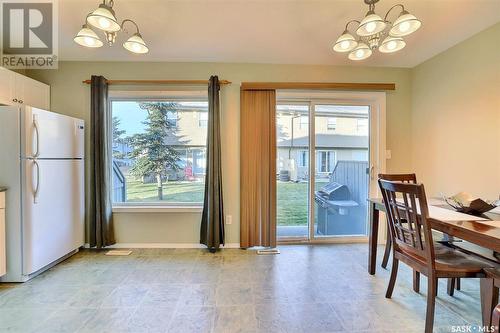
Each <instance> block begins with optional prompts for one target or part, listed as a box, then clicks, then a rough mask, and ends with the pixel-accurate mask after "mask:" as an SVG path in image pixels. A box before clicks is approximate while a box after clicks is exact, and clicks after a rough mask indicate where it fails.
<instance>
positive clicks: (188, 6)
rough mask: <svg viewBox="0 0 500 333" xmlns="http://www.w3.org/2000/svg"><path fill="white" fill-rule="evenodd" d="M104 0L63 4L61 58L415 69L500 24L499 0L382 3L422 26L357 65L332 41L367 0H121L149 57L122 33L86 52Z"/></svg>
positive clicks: (118, 4) (120, 8) (119, 9)
mask: <svg viewBox="0 0 500 333" xmlns="http://www.w3.org/2000/svg"><path fill="white" fill-rule="evenodd" d="M99 2H100V0H63V1H59V25H60V29H59V56H60V59H61V60H102V61H179V62H238V63H279V64H324V65H358V66H359V65H362V66H390V67H414V66H416V65H418V64H419V63H421V62H423V61H425V60H427V59H429V58H431V57H432V56H434V55H436V54H438V53H440V52H442V51H444V50H446V49H448V48H449V47H451V46H453V45H455V44H457V43H459V42H461V41H463V40H465V39H467V38H468V37H470V36H472V35H474V34H476V33H478V32H480V31H481V30H484V29H486V28H488V27H489V26H492V25H493V24H495V23H497V22H500V0H381V1H380V2H379V3H378V4H377V6H376V12H377V13H378V14H379V15H381V16H382V15H385V13H386V11H387V10H388V9H389V8H390V7H391V6H392V5H394V4H396V3H398V2H401V3H403V4H404V5H405V7H406V8H407V10H408V11H410V12H411V13H412V14H414V15H416V16H417V17H418V18H419V19H420V20H421V21H422V22H423V26H422V28H421V29H420V30H418V31H417V32H416V33H414V34H413V35H410V36H408V37H407V38H406V40H407V46H406V48H405V49H403V50H402V51H400V52H397V53H395V54H389V55H387V54H385V55H383V54H380V53H378V52H375V53H374V55H373V56H372V57H370V58H368V59H367V60H364V61H361V62H356V63H353V62H352V61H350V60H348V59H347V56H346V55H344V54H338V53H335V52H333V51H332V46H333V43H334V42H335V40H336V39H337V37H338V36H339V35H340V33H341V32H342V31H343V29H344V25H345V23H346V22H347V21H348V20H350V19H361V18H362V17H363V16H364V14H365V13H366V11H367V6H366V5H365V4H364V3H363V1H362V0H115V6H114V9H115V11H116V14H117V17H118V19H119V20H122V19H124V18H131V19H133V20H134V21H136V22H137V23H138V24H139V27H140V29H141V33H142V35H143V37H144V39H145V40H146V42H147V43H148V45H149V47H150V53H149V54H147V55H135V54H130V53H129V52H128V51H126V50H125V49H123V47H121V43H122V42H123V34H122V36H119V37H118V40H117V44H115V45H114V46H113V47H108V46H107V45H105V46H104V47H102V48H100V49H86V48H83V47H81V46H79V45H77V44H75V43H74V42H73V40H72V39H73V37H74V35H75V34H76V32H77V31H78V30H79V28H80V26H81V25H82V24H83V23H84V18H85V15H86V14H87V13H88V12H90V11H92V10H93V9H95V8H96V7H97V5H98V4H99ZM392 15H397V13H394V14H392ZM391 18H392V16H391ZM392 19H393V20H394V18H392ZM132 30H133V28H132ZM132 32H133V31H132Z"/></svg>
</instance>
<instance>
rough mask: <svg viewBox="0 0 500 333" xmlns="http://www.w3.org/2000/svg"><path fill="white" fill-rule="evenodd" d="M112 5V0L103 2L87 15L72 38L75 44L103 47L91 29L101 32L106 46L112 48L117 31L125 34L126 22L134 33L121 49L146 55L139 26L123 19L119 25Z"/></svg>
mask: <svg viewBox="0 0 500 333" xmlns="http://www.w3.org/2000/svg"><path fill="white" fill-rule="evenodd" d="M113 5H114V1H113V0H103V2H102V3H101V4H100V5H99V7H98V8H97V9H96V10H94V11H93V12H91V13H90V14H88V15H87V18H86V20H85V21H86V22H85V24H84V25H83V26H82V28H81V29H80V31H79V32H78V34H77V35H76V36H75V38H73V40H74V41H75V43H77V44H79V45H82V46H85V47H93V48H96V47H101V46H103V45H104V43H103V42H102V41H101V40H100V39H99V36H98V35H97V34H96V33H95V31H94V30H92V29H91V27H93V28H96V29H99V30H101V31H102V32H103V33H104V35H105V37H106V41H107V42H108V45H109V46H112V45H113V44H114V43H115V42H116V36H117V34H118V32H119V31H121V30H123V31H124V32H127V31H126V30H125V29H123V27H124V25H125V23H126V22H130V23H132V24H133V25H134V26H135V29H136V32H135V33H134V34H133V35H132V36H131V37H130V38H128V39H127V41H125V42H124V43H123V47H124V48H125V49H126V50H128V51H130V52H132V53H137V54H145V53H148V52H149V48H148V46H147V45H146V42H145V41H144V39H143V38H142V35H141V33H140V32H139V26H138V25H137V24H136V23H135V22H134V21H132V20H131V19H125V20H123V21H122V23H121V24H119V23H118V20H117V19H116V15H115V11H114V10H113Z"/></svg>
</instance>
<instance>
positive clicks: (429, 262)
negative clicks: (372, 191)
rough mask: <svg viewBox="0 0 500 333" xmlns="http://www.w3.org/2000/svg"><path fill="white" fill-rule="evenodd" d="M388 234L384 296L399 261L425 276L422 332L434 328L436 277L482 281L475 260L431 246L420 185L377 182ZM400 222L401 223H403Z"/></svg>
mask: <svg viewBox="0 0 500 333" xmlns="http://www.w3.org/2000/svg"><path fill="white" fill-rule="evenodd" d="M378 182H379V186H380V190H381V191H382V197H383V199H384V205H385V208H386V214H387V219H388V222H389V223H388V225H389V231H390V234H391V237H392V241H393V244H392V255H393V257H392V258H393V259H392V268H391V276H390V280H389V284H388V286H387V292H386V295H385V297H386V298H391V296H392V292H393V290H394V285H395V283H396V277H397V273H398V266H399V261H402V262H404V263H405V264H407V265H408V266H410V267H411V268H412V269H414V270H416V271H417V272H419V273H420V274H424V275H425V276H427V312H426V318H425V333H431V332H432V328H433V326H434V309H435V305H436V294H437V284H438V279H439V278H482V277H485V273H484V271H483V269H484V268H486V267H491V264H490V263H489V262H486V261H484V260H482V259H480V258H479V257H475V256H472V255H468V254H466V253H463V252H460V251H458V250H456V249H455V248H452V247H448V246H446V245H444V244H440V243H434V242H433V239H432V230H431V223H432V219H431V218H430V217H429V209H428V206H427V198H426V196H425V189H424V185H422V184H404V183H401V182H391V181H386V180H382V179H379V180H378ZM403 222H404V223H403Z"/></svg>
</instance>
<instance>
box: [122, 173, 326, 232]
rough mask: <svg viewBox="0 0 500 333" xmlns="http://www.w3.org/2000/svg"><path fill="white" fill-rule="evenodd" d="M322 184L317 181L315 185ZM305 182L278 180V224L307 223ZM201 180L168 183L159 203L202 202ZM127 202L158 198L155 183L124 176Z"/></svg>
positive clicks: (164, 186)
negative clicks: (145, 182) (125, 178)
mask: <svg viewBox="0 0 500 333" xmlns="http://www.w3.org/2000/svg"><path fill="white" fill-rule="evenodd" d="M323 185H324V183H321V182H317V183H316V188H320V187H321V186H323ZM307 186H308V184H307V183H290V182H278V186H277V201H278V211H277V220H278V221H277V222H278V225H307V202H308V199H307V196H308V194H307ZM204 187H205V185H204V183H202V182H187V181H186V182H184V181H178V182H177V181H176V182H168V183H167V184H164V185H163V201H162V202H189V203H194V202H203V191H204ZM127 201H128V202H144V201H150V202H151V201H158V194H157V190H156V184H143V183H141V182H140V181H136V180H132V179H127Z"/></svg>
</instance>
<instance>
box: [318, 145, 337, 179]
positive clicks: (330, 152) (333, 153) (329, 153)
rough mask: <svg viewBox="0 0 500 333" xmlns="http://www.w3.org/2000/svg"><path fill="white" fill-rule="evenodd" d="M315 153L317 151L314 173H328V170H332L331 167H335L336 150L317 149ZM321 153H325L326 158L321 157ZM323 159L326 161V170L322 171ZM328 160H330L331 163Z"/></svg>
mask: <svg viewBox="0 0 500 333" xmlns="http://www.w3.org/2000/svg"><path fill="white" fill-rule="evenodd" d="M316 153H317V157H316V158H317V160H318V163H317V168H316V169H317V170H316V173H318V174H329V173H330V172H333V169H334V168H335V164H336V162H337V152H336V151H335V150H329V149H317V150H316ZM323 154H325V157H326V159H323ZM332 156H333V158H332ZM323 161H326V169H327V170H326V171H322V168H323V163H322V162H323ZM330 161H332V163H331V162H330Z"/></svg>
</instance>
